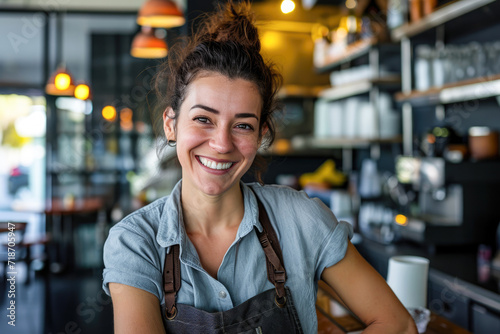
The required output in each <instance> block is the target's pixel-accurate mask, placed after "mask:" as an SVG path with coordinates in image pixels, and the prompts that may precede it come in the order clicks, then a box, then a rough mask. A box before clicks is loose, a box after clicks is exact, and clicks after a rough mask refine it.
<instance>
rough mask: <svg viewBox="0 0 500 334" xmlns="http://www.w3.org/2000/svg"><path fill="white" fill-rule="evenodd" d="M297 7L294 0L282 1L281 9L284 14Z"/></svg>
mask: <svg viewBox="0 0 500 334" xmlns="http://www.w3.org/2000/svg"><path fill="white" fill-rule="evenodd" d="M294 9H295V3H294V2H293V1H292V0H283V2H282V3H281V11H282V12H283V14H288V13H291V12H293V10H294Z"/></svg>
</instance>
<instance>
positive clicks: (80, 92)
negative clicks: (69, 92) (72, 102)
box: [75, 84, 90, 100]
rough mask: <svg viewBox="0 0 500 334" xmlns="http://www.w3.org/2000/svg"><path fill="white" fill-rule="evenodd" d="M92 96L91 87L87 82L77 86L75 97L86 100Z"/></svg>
mask: <svg viewBox="0 0 500 334" xmlns="http://www.w3.org/2000/svg"><path fill="white" fill-rule="evenodd" d="M89 96H90V87H89V86H88V85H86V84H79V85H77V86H76V87H75V97H76V98H77V99H80V100H86V99H88V98H89Z"/></svg>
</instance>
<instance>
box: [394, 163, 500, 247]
mask: <svg viewBox="0 0 500 334" xmlns="http://www.w3.org/2000/svg"><path fill="white" fill-rule="evenodd" d="M498 174H499V173H498V163H492V164H489V163H481V164H478V163H474V162H462V163H459V164H454V163H449V162H447V161H445V160H444V159H443V158H434V157H432V158H430V157H425V158H424V157H422V158H415V157H403V156H402V157H398V158H397V161H396V175H397V178H398V180H399V182H401V183H403V184H407V185H409V187H410V188H411V189H412V190H411V191H414V192H415V193H416V194H417V196H416V199H415V201H414V203H413V206H410V207H409V208H406V210H403V211H405V212H401V213H402V214H403V215H404V216H405V217H406V218H407V219H406V220H405V221H404V222H403V223H401V224H400V228H399V232H400V236H401V238H403V239H407V240H411V241H414V242H417V243H420V244H423V245H426V246H430V247H439V246H453V245H477V244H480V243H484V244H494V236H495V230H496V227H497V226H498V222H499V221H500V201H499V199H500V177H499V176H498Z"/></svg>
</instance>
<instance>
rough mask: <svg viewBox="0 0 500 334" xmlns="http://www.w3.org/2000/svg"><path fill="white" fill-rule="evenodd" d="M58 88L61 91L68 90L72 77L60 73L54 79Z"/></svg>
mask: <svg viewBox="0 0 500 334" xmlns="http://www.w3.org/2000/svg"><path fill="white" fill-rule="evenodd" d="M54 83H55V85H56V88H57V89H59V90H66V89H68V88H69V85H70V84H71V77H70V76H69V74H68V73H58V74H57V75H56V77H55V79H54Z"/></svg>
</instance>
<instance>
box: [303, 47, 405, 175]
mask: <svg viewBox="0 0 500 334" xmlns="http://www.w3.org/2000/svg"><path fill="white" fill-rule="evenodd" d="M394 52H399V48H398V47H397V45H395V44H378V43H377V41H376V40H375V39H367V40H361V41H358V42H355V43H353V44H351V45H349V46H348V47H347V49H346V50H345V52H344V53H343V54H342V55H340V56H336V57H330V58H327V59H326V61H325V63H324V64H322V65H321V66H319V67H316V71H317V72H319V73H327V72H330V71H333V70H335V69H336V68H348V67H350V63H351V62H353V61H359V60H360V59H362V58H364V57H367V58H368V65H369V66H370V68H371V71H372V73H376V75H375V76H374V77H373V78H369V79H363V80H360V81H357V82H353V83H350V84H344V85H342V86H333V87H328V88H326V89H323V90H321V91H320V92H319V93H318V97H319V98H321V99H324V100H327V101H338V100H342V99H346V98H349V97H354V96H359V95H368V96H369V101H370V103H371V105H372V106H373V108H374V110H375V129H376V135H375V138H311V139H310V140H308V143H307V145H308V146H309V147H312V148H319V149H323V148H332V149H341V150H342V164H343V166H342V167H343V170H344V171H350V170H352V166H353V162H352V160H353V150H355V149H361V148H369V149H370V156H371V158H373V159H379V158H380V145H381V144H388V143H391V144H393V143H400V142H401V138H400V137H399V136H398V137H396V138H382V139H381V138H380V132H379V129H380V119H379V112H378V101H379V97H380V91H381V90H387V89H392V90H397V89H398V88H399V87H401V77H400V76H399V75H385V76H384V75H381V74H380V73H381V71H380V62H381V59H382V58H383V55H384V54H385V53H394Z"/></svg>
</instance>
